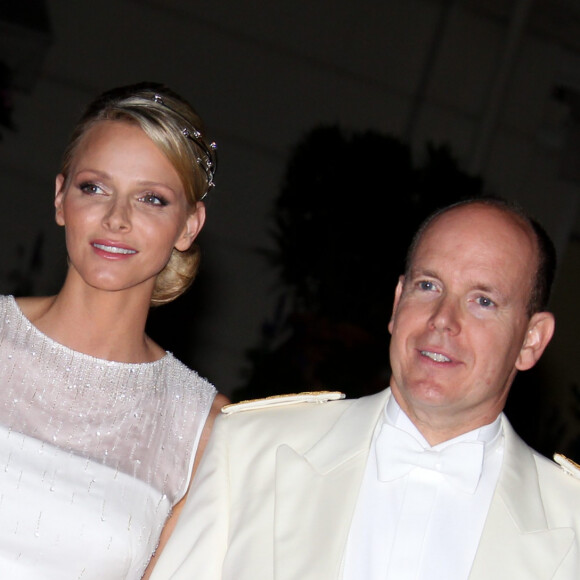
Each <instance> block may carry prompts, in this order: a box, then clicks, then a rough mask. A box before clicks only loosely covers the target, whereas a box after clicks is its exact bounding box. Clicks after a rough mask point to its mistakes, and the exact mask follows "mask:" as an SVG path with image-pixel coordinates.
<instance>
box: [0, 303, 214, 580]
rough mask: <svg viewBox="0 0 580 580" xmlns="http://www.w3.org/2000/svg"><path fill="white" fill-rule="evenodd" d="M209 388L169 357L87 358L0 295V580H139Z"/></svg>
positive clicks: (204, 412)
mask: <svg viewBox="0 0 580 580" xmlns="http://www.w3.org/2000/svg"><path fill="white" fill-rule="evenodd" d="M112 332H114V330H112ZM215 395H216V390H215V388H214V387H213V386H212V385H211V384H210V383H209V382H207V381H206V380H205V379H203V378H201V377H200V376H199V375H198V374H197V373H195V372H194V371H192V370H190V369H189V368H187V367H186V366H185V365H183V364H182V363H181V362H179V361H178V360H177V359H176V358H174V357H173V355H172V354H171V353H166V355H165V356H164V357H163V358H162V359H160V360H158V361H155V362H151V363H143V364H129V363H119V362H111V361H106V360H102V359H97V358H94V357H91V356H88V355H85V354H82V353H79V352H76V351H73V350H71V349H69V348H66V347H64V346H62V345H60V344H58V343H56V342H55V341H53V340H52V339H50V338H48V337H47V336H46V335H44V334H43V333H41V332H40V331H39V330H38V329H36V328H35V327H34V326H33V325H32V324H31V323H30V322H29V321H28V320H27V319H26V318H25V317H24V315H23V314H22V312H21V311H20V309H19V307H18V305H17V304H16V301H15V300H14V298H13V297H12V296H0V579H2V580H4V579H6V580H44V579H46V580H48V579H50V580H97V579H98V580H116V579H119V580H121V579H122V580H129V579H130V580H134V579H138V578H141V576H142V574H143V572H144V570H145V568H146V566H147V563H148V561H149V559H150V557H151V555H152V553H153V552H154V550H155V548H156V546H157V543H158V540H159V535H160V533H161V530H162V528H163V524H164V523H165V520H166V519H167V517H168V515H169V513H170V511H171V509H172V507H173V506H174V505H175V504H176V503H177V502H178V501H179V500H180V499H181V498H182V497H183V495H184V494H185V492H186V490H187V486H188V483H189V479H190V475H191V470H192V464H193V459H194V455H195V450H196V449H197V445H198V442H199V438H200V435H201V431H202V429H203V425H204V423H205V420H206V418H207V416H208V413H209V410H210V407H211V404H212V401H213V399H214V397H215Z"/></svg>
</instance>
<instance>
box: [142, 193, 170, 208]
mask: <svg viewBox="0 0 580 580" xmlns="http://www.w3.org/2000/svg"><path fill="white" fill-rule="evenodd" d="M139 201H142V202H144V203H148V204H150V205H161V206H166V205H167V201H166V200H165V199H164V198H162V197H161V196H160V195H157V194H155V193H147V194H145V195H142V196H141V197H140V198H139Z"/></svg>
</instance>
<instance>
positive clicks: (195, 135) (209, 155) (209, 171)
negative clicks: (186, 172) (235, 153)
mask: <svg viewBox="0 0 580 580" xmlns="http://www.w3.org/2000/svg"><path fill="white" fill-rule="evenodd" d="M153 100H154V101H155V102H156V103H159V104H160V105H163V106H164V107H166V108H167V109H169V110H170V111H172V112H173V113H175V114H176V115H178V116H180V117H181V118H182V119H183V120H184V121H186V122H187V124H188V125H191V123H189V121H187V119H186V118H185V117H184V116H183V115H182V114H181V113H179V112H178V111H176V110H175V109H172V108H171V107H170V106H169V105H167V104H166V103H165V101H164V100H163V97H162V96H161V95H157V94H156V95H155V96H154V97H153ZM191 127H192V128H191V130H190V129H188V128H187V127H183V129H181V133H182V134H183V136H184V137H186V138H187V139H189V140H191V141H193V142H194V143H195V144H196V145H197V148H198V149H199V150H200V151H201V152H202V153H203V155H202V156H201V157H197V158H196V161H197V164H198V165H199V166H200V167H201V168H202V169H203V171H204V172H205V176H206V179H207V190H206V192H205V193H204V194H203V195H202V196H201V198H200V199H202V200H203V199H204V198H205V197H206V195H207V194H208V193H209V192H210V190H211V189H212V187H215V182H214V175H215V172H216V170H217V144H216V143H215V141H212V142H211V143H210V144H209V146H207V145H206V144H205V141H204V140H203V135H202V134H201V131H199V130H198V129H196V128H195V127H193V126H191Z"/></svg>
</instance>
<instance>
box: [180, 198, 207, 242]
mask: <svg viewBox="0 0 580 580" xmlns="http://www.w3.org/2000/svg"><path fill="white" fill-rule="evenodd" d="M204 223H205V204H204V203H203V202H202V201H198V202H197V203H196V204H195V211H193V212H192V213H190V214H189V216H187V221H186V222H185V227H184V228H183V231H182V232H181V234H180V236H179V238H177V241H176V242H175V249H176V250H179V251H180V252H185V251H186V250H188V249H189V248H190V246H191V244H193V240H195V238H197V236H198V234H199V232H200V231H201V228H203V224H204Z"/></svg>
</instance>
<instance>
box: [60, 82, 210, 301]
mask: <svg viewBox="0 0 580 580" xmlns="http://www.w3.org/2000/svg"><path fill="white" fill-rule="evenodd" d="M101 121H125V122H130V123H135V124H137V125H138V126H139V127H140V128H141V129H142V130H143V131H144V132H145V133H146V134H147V136H148V137H149V138H150V139H151V140H152V141H153V142H154V143H155V144H156V145H157V147H159V149H160V150H161V151H162V152H163V153H164V154H165V156H166V157H167V158H168V159H169V161H170V163H171V164H172V165H173V167H174V168H175V170H176V171H177V174H178V175H179V177H180V178H181V182H182V184H183V188H184V192H185V196H186V199H187V202H188V204H189V206H190V208H191V209H192V211H195V207H196V203H197V202H198V201H201V200H202V199H204V198H205V196H206V195H207V193H208V192H209V190H210V189H211V188H212V187H213V186H214V174H215V170H216V165H217V148H216V145H215V143H213V142H210V141H209V140H207V139H206V137H205V135H206V132H205V127H204V123H203V121H202V119H201V117H200V116H199V115H198V114H197V112H196V111H195V110H194V109H193V107H192V106H191V105H190V104H189V103H188V102H187V101H186V100H185V99H183V98H182V97H181V96H179V95H178V94H177V93H175V92H174V91H172V90H171V89H170V88H168V87H166V86H165V85H162V84H159V83H147V82H145V83H138V84H133V85H127V86H123V87H117V88H114V89H111V90H109V91H106V92H104V93H102V94H101V95H99V96H98V97H97V98H96V99H95V100H94V101H93V102H92V103H90V104H89V105H88V107H87V108H86V110H85V112H84V113H83V115H82V117H81V118H80V120H79V122H78V123H77V125H76V127H75V129H74V130H73V133H72V135H71V138H70V141H69V144H68V146H67V148H66V149H65V152H64V155H63V160H62V166H61V173H62V174H63V176H64V177H65V180H68V178H69V172H70V168H71V165H72V162H73V158H74V156H75V153H76V151H77V149H78V147H79V145H80V143H81V141H82V139H83V137H84V136H85V135H86V133H87V131H88V130H89V129H91V127H93V126H94V125H95V124H96V123H99V122H101ZM199 261H200V249H199V246H198V245H197V243H195V242H194V243H193V244H192V245H191V247H190V248H189V249H188V250H186V251H183V252H181V251H179V250H176V249H175V248H174V249H173V252H172V254H171V257H170V259H169V261H168V263H167V265H166V266H165V268H164V269H163V270H162V271H161V272H160V273H159V274H158V276H157V280H156V283H155V288H154V290H153V295H152V297H151V305H152V306H158V305H160V304H166V303H167V302H171V301H172V300H174V299H175V298H177V297H178V296H180V295H181V294H183V293H184V292H185V291H186V290H187V289H188V288H189V287H190V286H191V284H192V282H193V280H194V278H195V275H196V273H197V270H198V268H199Z"/></svg>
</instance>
